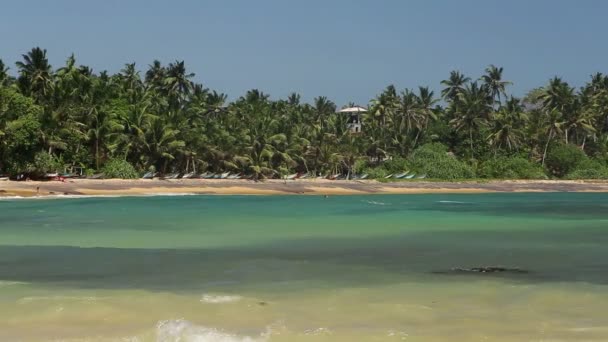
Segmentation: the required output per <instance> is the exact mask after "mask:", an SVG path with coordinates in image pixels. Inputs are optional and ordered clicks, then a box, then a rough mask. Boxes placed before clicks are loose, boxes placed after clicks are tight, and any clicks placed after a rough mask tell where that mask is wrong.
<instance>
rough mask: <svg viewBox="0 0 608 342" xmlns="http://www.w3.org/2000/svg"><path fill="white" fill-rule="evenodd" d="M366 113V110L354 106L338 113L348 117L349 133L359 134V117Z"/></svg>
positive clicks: (360, 120) (360, 121) (360, 119)
mask: <svg viewBox="0 0 608 342" xmlns="http://www.w3.org/2000/svg"><path fill="white" fill-rule="evenodd" d="M366 112H367V109H366V108H363V107H359V106H355V107H348V108H344V109H341V110H339V111H338V113H340V114H344V115H348V119H347V127H348V129H349V130H350V132H351V133H361V128H362V127H361V124H362V122H363V121H362V118H361V116H362V115H363V114H364V113H366Z"/></svg>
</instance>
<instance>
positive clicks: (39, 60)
mask: <svg viewBox="0 0 608 342" xmlns="http://www.w3.org/2000/svg"><path fill="white" fill-rule="evenodd" d="M22 57H23V62H21V61H19V62H17V63H16V65H17V68H18V69H19V78H18V84H19V88H20V89H21V91H22V92H23V93H24V94H26V95H28V96H33V97H34V98H35V99H36V100H37V101H38V102H39V103H41V102H43V101H44V100H45V99H46V98H48V97H49V96H50V95H51V91H52V90H53V74H52V73H53V71H52V68H51V65H50V64H49V60H48V59H47V57H46V49H45V50H43V49H40V48H39V47H35V48H33V49H32V50H31V51H30V52H28V53H27V54H25V55H22Z"/></svg>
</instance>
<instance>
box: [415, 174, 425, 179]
mask: <svg viewBox="0 0 608 342" xmlns="http://www.w3.org/2000/svg"><path fill="white" fill-rule="evenodd" d="M424 178H426V174H424V175H420V176H418V177H416V179H424Z"/></svg>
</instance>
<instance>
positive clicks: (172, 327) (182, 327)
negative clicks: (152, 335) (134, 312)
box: [156, 319, 269, 342]
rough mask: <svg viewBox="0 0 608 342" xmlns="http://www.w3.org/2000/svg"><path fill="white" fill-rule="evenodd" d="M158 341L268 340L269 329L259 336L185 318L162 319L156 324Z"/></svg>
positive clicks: (235, 341)
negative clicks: (242, 333) (195, 322)
mask: <svg viewBox="0 0 608 342" xmlns="http://www.w3.org/2000/svg"><path fill="white" fill-rule="evenodd" d="M156 333H157V334H156V337H157V338H156V340H157V341H158V342H176V341H179V342H199V341H200V342H203V341H204V342H259V341H266V340H268V335H269V331H267V332H264V333H261V334H260V335H259V336H257V337H250V336H242V335H237V334H232V333H228V332H225V331H222V330H220V329H217V328H210V327H205V326H202V325H196V324H193V323H192V322H189V321H187V320H184V319H175V320H166V321H160V322H159V323H158V325H157V326H156Z"/></svg>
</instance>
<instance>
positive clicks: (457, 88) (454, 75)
mask: <svg viewBox="0 0 608 342" xmlns="http://www.w3.org/2000/svg"><path fill="white" fill-rule="evenodd" d="M470 80H471V79H470V78H469V77H465V76H464V75H463V74H461V73H460V71H451V72H450V78H448V79H447V80H443V81H441V84H442V85H443V86H445V88H444V89H443V90H442V91H441V96H442V97H443V98H444V99H446V100H449V101H454V100H456V99H457V98H458V94H459V93H460V92H461V91H462V90H464V87H465V84H467V83H468V82H469V81H470Z"/></svg>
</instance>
